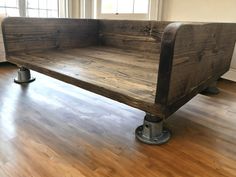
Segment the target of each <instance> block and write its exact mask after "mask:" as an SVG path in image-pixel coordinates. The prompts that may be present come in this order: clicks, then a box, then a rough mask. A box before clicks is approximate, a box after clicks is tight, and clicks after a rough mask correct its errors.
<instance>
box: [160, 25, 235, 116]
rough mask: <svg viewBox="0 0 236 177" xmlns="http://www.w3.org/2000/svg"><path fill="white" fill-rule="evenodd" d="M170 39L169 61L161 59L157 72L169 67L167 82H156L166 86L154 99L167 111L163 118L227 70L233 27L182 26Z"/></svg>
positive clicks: (233, 39) (232, 40)
mask: <svg viewBox="0 0 236 177" xmlns="http://www.w3.org/2000/svg"><path fill="white" fill-rule="evenodd" d="M166 35H167V36H168V35H169V34H166ZM172 35H173V34H172ZM167 39H168V37H167ZM172 39H173V41H172V42H173V43H172V47H170V46H167V47H170V48H169V49H167V51H168V50H169V51H170V55H169V58H161V60H162V62H161V63H160V69H159V72H161V70H163V68H162V69H161V67H162V66H164V65H166V66H168V67H166V66H165V68H168V70H169V71H168V70H167V71H166V73H169V75H168V74H167V75H168V77H169V78H168V77H167V78H165V79H166V80H163V78H161V77H159V81H160V82H159V81H158V84H161V83H168V84H166V85H165V87H166V88H165V89H166V91H165V94H162V93H161V92H160V93H159V92H158V93H157V94H158V96H157V99H156V102H159V103H162V104H164V105H165V106H167V107H168V110H167V113H166V114H172V113H173V112H175V111H176V110H177V109H179V108H180V107H181V106H182V105H183V104H185V103H186V102H187V101H189V100H190V99H191V98H192V97H194V96H195V95H196V94H198V93H199V92H201V91H202V90H204V89H205V88H206V87H207V86H208V85H209V84H211V83H212V82H214V81H216V80H217V79H219V78H220V76H221V75H223V74H224V73H225V72H227V71H228V70H229V68H230V63H231V59H232V54H233V50H234V45H235V40H236V24H209V23H206V24H200V23H198V24H182V25H179V27H178V28H176V31H175V35H173V36H172ZM163 42H168V41H163ZM167 59H168V61H167ZM165 68H164V70H165ZM160 76H161V74H160ZM158 87H161V86H159V85H158Z"/></svg>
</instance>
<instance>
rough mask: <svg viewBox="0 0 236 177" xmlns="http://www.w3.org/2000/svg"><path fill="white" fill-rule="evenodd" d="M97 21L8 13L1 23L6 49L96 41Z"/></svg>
mask: <svg viewBox="0 0 236 177" xmlns="http://www.w3.org/2000/svg"><path fill="white" fill-rule="evenodd" d="M97 24H98V22H97V21H96V20H85V19H46V18H45V19H41V18H21V17H9V18H6V19H5V20H4V21H3V23H2V28H3V35H4V41H5V47H6V52H7V53H12V52H22V51H32V50H44V49H54V48H75V47H85V46H89V45H94V44H96V43H97V42H98V25H97Z"/></svg>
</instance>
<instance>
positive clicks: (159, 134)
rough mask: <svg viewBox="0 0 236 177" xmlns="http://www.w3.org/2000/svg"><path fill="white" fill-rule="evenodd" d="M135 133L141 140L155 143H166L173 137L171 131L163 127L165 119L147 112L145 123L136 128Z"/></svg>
mask: <svg viewBox="0 0 236 177" xmlns="http://www.w3.org/2000/svg"><path fill="white" fill-rule="evenodd" d="M135 134H136V138H137V139H138V140H140V141H141V142H143V143H146V144H153V145H161V144H164V143H166V142H167V141H168V140H169V139H170V137H171V133H170V131H169V130H167V129H164V128H163V120H162V119H160V118H158V117H156V116H153V115H151V114H146V116H145V118H144V123H143V125H141V126H139V127H138V128H137V129H136V131H135Z"/></svg>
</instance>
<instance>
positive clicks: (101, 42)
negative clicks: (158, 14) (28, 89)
mask: <svg viewBox="0 0 236 177" xmlns="http://www.w3.org/2000/svg"><path fill="white" fill-rule="evenodd" d="M3 32H4V41H5V45H6V48H7V60H8V61H10V62H12V63H15V64H17V65H23V66H25V67H28V68H29V69H33V70H36V71H38V72H42V73H44V74H47V75H49V76H52V77H54V78H57V79H59V80H62V81H65V82H67V83H70V84H73V85H76V86H79V87H81V88H84V89H87V90H89V91H92V92H95V93H98V94H100V95H103V96H106V97H109V98H111V99H114V100H116V101H119V102H122V103H125V104H128V105H130V106H133V107H135V108H139V109H141V110H143V111H146V112H149V113H152V114H154V115H156V116H158V117H160V118H166V117H168V116H170V115H171V114H173V113H174V112H175V111H176V110H178V109H179V108H180V107H181V106H182V105H184V104H185V103H186V102H188V101H189V100H190V99H192V98H193V97H194V96H196V95H197V94H198V93H199V92H201V91H202V90H203V89H205V88H206V87H207V86H208V85H209V84H211V83H212V82H214V81H216V80H217V79H218V78H219V77H220V76H221V75H222V74H224V73H225V72H226V71H227V70H228V69H229V66H230V61H231V58H232V54H233V48H234V44H235V40H236V24H229V23H228V24H227V23H225V24H223V23H219V24H216V23H172V22H155V21H129V20H85V19H84V20H82V19H79V20H76V19H27V18H7V19H5V20H4V22H3ZM64 48H66V50H64ZM73 48H75V49H73ZM46 49H47V50H46ZM159 61H160V64H159Z"/></svg>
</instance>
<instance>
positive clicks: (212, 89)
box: [201, 82, 220, 95]
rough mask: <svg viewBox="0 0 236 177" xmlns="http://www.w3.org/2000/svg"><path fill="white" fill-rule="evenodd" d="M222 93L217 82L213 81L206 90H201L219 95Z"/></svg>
mask: <svg viewBox="0 0 236 177" xmlns="http://www.w3.org/2000/svg"><path fill="white" fill-rule="evenodd" d="M219 93H220V89H218V88H217V82H213V83H212V84H211V85H209V86H208V87H207V88H206V89H205V90H203V91H202V92H201V94H204V95H217V94H219Z"/></svg>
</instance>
